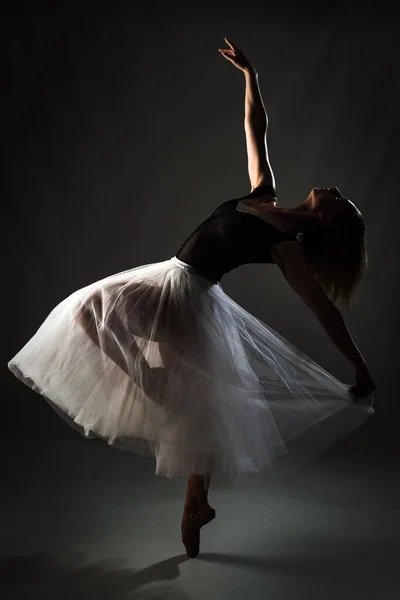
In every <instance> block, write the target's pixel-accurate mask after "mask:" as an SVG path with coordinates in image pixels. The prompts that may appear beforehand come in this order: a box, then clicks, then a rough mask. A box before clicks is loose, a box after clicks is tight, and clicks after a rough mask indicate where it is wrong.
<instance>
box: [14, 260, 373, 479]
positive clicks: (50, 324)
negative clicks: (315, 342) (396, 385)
mask: <svg viewBox="0 0 400 600" xmlns="http://www.w3.org/2000/svg"><path fill="white" fill-rule="evenodd" d="M8 367H9V369H10V370H11V372H12V373H13V374H14V375H16V376H17V377H18V378H19V379H21V380H22V381H23V382H24V383H25V384H26V385H28V386H30V387H31V388H32V389H33V390H34V391H36V392H38V393H39V394H41V395H42V396H43V397H44V398H45V399H46V400H47V401H48V402H49V404H50V405H51V406H52V407H53V408H54V409H55V410H56V411H57V412H58V414H59V415H60V416H62V417H64V418H65V419H66V420H67V422H69V423H70V424H71V425H72V426H73V427H75V428H76V429H78V430H79V431H80V432H81V433H82V434H83V435H85V436H86V437H100V438H102V439H104V440H106V441H107V442H108V443H109V444H113V445H114V446H115V447H117V448H120V449H125V450H129V451H131V452H135V453H138V454H142V455H145V456H151V457H154V458H155V460H156V469H155V472H156V474H157V475H163V476H166V477H175V476H179V475H185V476H187V475H189V474H190V473H200V474H201V473H210V474H212V475H214V476H217V477H218V476H221V477H222V478H223V479H224V480H226V479H229V480H232V479H235V478H236V477H238V476H240V475H245V474H251V473H262V472H268V473H270V474H272V476H273V478H275V475H276V474H277V473H278V471H279V470H278V469H276V467H277V466H278V465H280V464H285V459H286V458H287V457H289V462H290V461H291V459H294V461H291V462H293V464H294V463H296V462H297V463H299V458H300V463H302V462H303V457H306V460H309V459H310V458H312V457H313V456H315V455H316V454H318V453H319V452H320V451H321V450H323V449H324V448H326V447H327V446H328V445H330V444H332V443H334V442H335V441H337V440H338V439H339V438H341V437H343V436H345V435H348V434H349V433H351V431H353V430H355V429H356V428H358V427H360V426H361V425H362V423H363V422H364V421H365V420H366V419H367V418H368V417H369V416H370V415H371V414H372V413H373V412H374V409H373V407H372V397H369V399H368V402H364V403H363V404H359V403H354V401H353V398H352V397H351V396H350V395H349V391H348V386H347V385H345V384H343V383H341V382H340V381H338V380H337V379H336V378H335V377H333V376H332V375H330V374H329V373H328V372H327V371H325V370H324V369H323V368H321V367H320V366H319V365H318V364H316V363H315V362H314V361H313V360H311V359H310V358H309V357H308V356H306V355H305V354H304V353H303V352H301V351H300V350H298V349H297V348H296V347H294V346H293V345H292V344H290V343H289V342H288V341H287V340H286V339H284V338H283V337H282V336H280V335H278V334H277V333H276V332H275V331H274V330H273V329H271V328H270V327H268V326H267V325H265V324H264V323H262V322H261V321H260V320H258V319H257V318H255V317H254V316H252V315H251V314H249V313H248V312H247V311H246V310H244V309H243V308H242V307H241V306H239V305H238V304H237V303H236V302H234V301H233V300H232V299H231V298H230V297H229V296H228V295H227V294H225V292H224V291H223V289H222V287H221V285H220V284H219V283H216V282H212V281H210V280H209V279H206V278H205V277H204V276H202V274H201V273H199V272H198V271H196V270H195V269H193V268H192V267H191V266H189V265H187V264H186V263H184V262H182V261H181V260H179V259H178V258H176V257H172V258H171V259H169V260H165V261H162V262H157V263H152V264H147V265H142V266H139V267H136V268H132V269H129V270H127V271H124V272H122V273H118V274H115V275H111V276H110V277H107V278H105V279H102V280H101V281H97V282H95V283H92V284H91V285H88V286H86V287H84V288H82V289H79V290H77V291H76V292H74V293H73V294H71V295H70V296H69V297H68V298H66V299H65V300H63V301H62V302H61V303H60V304H58V305H57V306H56V307H55V308H54V309H53V310H52V311H51V313H50V314H49V315H48V317H47V318H46V320H45V321H44V322H43V324H42V325H41V326H40V327H39V329H38V331H37V332H36V333H35V335H34V336H33V337H32V338H31V339H30V340H29V341H28V342H27V343H26V345H25V346H24V347H23V348H22V349H21V350H20V351H19V352H18V353H17V354H16V356H14V358H12V360H10V362H9V363H8ZM292 444H294V445H293V446H292ZM282 460H283V463H282V462H281V461H282ZM288 464H289V463H288Z"/></svg>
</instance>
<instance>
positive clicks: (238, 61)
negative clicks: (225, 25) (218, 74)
mask: <svg viewBox="0 0 400 600" xmlns="http://www.w3.org/2000/svg"><path fill="white" fill-rule="evenodd" d="M224 40H225V42H226V43H227V44H228V46H229V48H218V51H219V52H220V53H221V54H222V56H223V57H224V58H226V60H229V61H230V62H231V63H232V64H233V65H235V67H236V68H237V69H239V70H240V71H245V70H246V69H248V68H249V67H251V66H252V65H251V63H250V61H249V60H248V59H247V58H246V56H245V55H244V54H243V52H242V51H241V50H239V48H238V47H237V46H235V44H233V43H232V42H230V41H229V40H228V38H224Z"/></svg>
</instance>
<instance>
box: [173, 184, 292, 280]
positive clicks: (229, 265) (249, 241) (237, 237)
mask: <svg viewBox="0 0 400 600" xmlns="http://www.w3.org/2000/svg"><path fill="white" fill-rule="evenodd" d="M266 194H268V195H273V196H276V192H275V190H274V188H273V187H272V186H270V185H262V186H259V187H257V188H256V189H255V190H253V192H251V193H250V194H248V195H247V196H242V197H241V198H235V199H234V200H228V201H227V202H223V203H222V204H220V205H219V206H218V207H217V208H216V209H215V210H214V212H213V213H212V214H211V215H210V216H209V217H208V218H207V219H206V220H205V221H203V222H202V223H200V225H199V226H198V227H197V228H196V229H195V230H194V231H193V232H192V233H191V234H190V236H189V237H188V238H187V239H186V241H185V242H184V243H183V244H182V246H181V247H180V249H179V250H178V252H177V253H176V257H177V258H179V259H180V260H182V261H183V262H185V263H187V264H189V265H191V266H192V267H194V268H195V269H197V270H198V271H200V272H201V273H203V274H204V276H205V277H207V278H209V279H212V280H214V281H219V280H220V279H221V278H222V276H223V275H225V274H226V273H228V272H229V271H232V269H236V268H237V267H239V266H240V265H245V264H249V263H271V262H274V261H273V259H272V257H271V254H270V248H271V246H272V245H273V244H276V243H277V242H280V241H284V240H295V239H296V238H295V237H294V236H292V235H289V234H287V233H284V232H282V231H279V230H278V229H276V228H275V227H273V226H272V225H270V224H269V223H266V222H265V221H262V220H261V219H259V218H258V217H256V216H254V215H250V214H247V213H243V212H240V211H238V210H236V206H237V204H238V202H239V201H240V200H243V199H244V198H251V197H253V196H263V195H266Z"/></svg>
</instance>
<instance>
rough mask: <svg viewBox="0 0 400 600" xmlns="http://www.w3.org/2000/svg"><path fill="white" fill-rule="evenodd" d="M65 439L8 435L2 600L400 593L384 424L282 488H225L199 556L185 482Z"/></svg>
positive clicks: (398, 533) (396, 503) (249, 599)
mask: <svg viewBox="0 0 400 600" xmlns="http://www.w3.org/2000/svg"><path fill="white" fill-rule="evenodd" d="M54 419H58V417H57V416H55V417H54ZM58 431H59V432H60V433H59V434H57V435H49V436H44V435H40V436H36V438H33V436H32V435H31V436H29V435H27V434H26V433H23V432H20V433H18V432H17V431H16V432H15V433H13V434H12V435H8V436H3V437H2V446H3V451H2V453H1V457H2V463H3V464H2V473H3V474H2V479H3V484H4V487H3V494H2V511H1V516H2V536H1V538H2V547H1V559H0V560H1V572H0V595H1V598H2V600H22V599H24V600H26V599H27V598H32V599H36V598H37V599H40V600H50V599H51V600H53V599H54V600H67V599H71V600H72V599H74V600H92V599H93V600H128V599H132V598H135V599H136V598H138V599H142V600H161V599H163V600H164V599H165V600H167V599H171V600H172V599H173V600H189V599H190V600H200V599H207V600H214V599H215V600H217V599H218V600H224V599H225V598H229V599H230V600H236V599H237V600H239V599H244V598H245V599H246V600H258V599H263V600H265V599H270V600H303V599H304V600H314V599H318V600H321V599H322V598H323V599H324V600H339V599H340V600H347V599H348V600H358V599H359V600H397V599H398V598H399V597H400V483H399V475H398V464H399V454H400V453H399V450H398V449H397V450H396V448H397V442H396V439H395V438H394V434H393V436H392V435H391V434H390V433H388V430H387V429H385V428H381V429H380V428H379V427H377V426H376V423H375V424H373V423H372V420H371V421H369V422H368V423H367V424H366V426H365V427H363V428H362V429H361V430H359V431H358V432H356V433H355V434H353V435H352V436H350V437H349V438H347V439H346V440H344V441H343V442H341V443H339V444H337V445H336V446H335V447H334V448H331V449H330V450H329V451H327V452H325V453H324V454H323V455H321V456H320V457H319V458H318V459H317V460H316V461H315V462H314V463H312V464H311V465H309V466H308V467H306V468H305V469H304V470H303V471H301V473H297V474H296V475H293V476H290V477H288V478H287V479H286V480H285V481H281V482H279V483H278V484H274V485H271V484H270V483H267V482H266V481H265V480H264V478H263V477H249V478H247V477H246V478H243V479H241V480H239V481H238V482H237V483H236V485H235V486H234V488H232V489H223V488H218V489H214V490H213V489H212V487H211V493H210V503H211V505H212V506H213V507H214V508H215V509H216V512H217V517H216V519H215V520H214V521H213V522H212V523H210V524H209V525H208V526H206V527H205V528H203V530H202V533H201V550H200V554H199V555H198V557H197V558H194V559H189V558H188V557H187V556H186V554H185V551H184V547H183V546H182V544H181V540H180V520H181V515H182V508H183V501H184V492H185V480H184V479H176V480H168V479H165V478H162V477H156V476H154V474H153V473H154V463H153V461H152V460H151V459H144V458H141V457H137V456H134V455H131V454H129V453H127V452H122V451H120V450H116V449H113V448H110V447H108V446H107V445H106V444H105V443H104V442H102V441H101V440H86V439H84V438H82V437H81V436H80V435H79V434H78V433H76V432H75V431H73V430H72V429H71V428H69V427H68V425H66V424H64V423H62V424H61V426H58Z"/></svg>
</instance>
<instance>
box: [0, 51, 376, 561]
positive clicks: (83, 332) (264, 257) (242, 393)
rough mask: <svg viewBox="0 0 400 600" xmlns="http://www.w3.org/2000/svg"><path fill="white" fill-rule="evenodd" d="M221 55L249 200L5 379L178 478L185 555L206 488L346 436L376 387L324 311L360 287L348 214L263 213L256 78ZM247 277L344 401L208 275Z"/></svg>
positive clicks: (34, 350)
mask: <svg viewBox="0 0 400 600" xmlns="http://www.w3.org/2000/svg"><path fill="white" fill-rule="evenodd" d="M226 42H227V44H228V46H229V47H228V48H225V49H221V50H220V52H221V54H222V55H223V57H224V58H226V59H227V60H229V61H230V62H232V63H233V64H234V65H235V66H236V67H237V68H238V69H240V70H241V71H243V73H244V75H245V82H246V95H245V132H246V142H247V153H248V168H249V176H250V181H251V193H250V194H249V195H247V196H245V197H242V198H237V199H234V200H228V201H226V202H223V203H222V204H220V205H219V206H218V207H217V208H216V209H215V211H214V212H213V213H212V215H210V216H209V217H208V218H207V219H206V220H205V221H203V222H202V223H201V224H200V225H199V227H198V228H197V229H196V230H195V231H194V232H193V233H192V234H191V235H190V236H189V237H188V239H187V240H186V241H185V243H184V244H183V245H182V246H181V248H180V249H179V251H178V252H177V253H176V255H175V256H173V257H172V258H171V259H169V260H165V261H162V262H158V263H152V264H147V265H142V266H139V267H135V268H132V269H129V270H127V271H124V272H122V273H118V274H115V275H111V276H109V277H107V278H105V279H103V280H101V281H97V282H94V283H92V284H91V285H88V286H86V287H85V288H83V289H80V290H77V291H76V292H74V293H73V294H71V296H69V297H68V298H66V299H65V300H63V301H62V302H61V303H60V304H59V305H58V306H56V307H55V308H54V309H53V310H52V312H51V313H50V314H49V315H48V317H47V318H46V320H45V321H44V323H43V324H42V325H41V326H40V328H39V329H38V331H37V332H36V334H35V335H34V336H33V337H32V338H31V339H30V340H29V341H28V342H27V344H26V345H25V346H24V347H23V348H22V350H20V352H18V354H17V355H16V356H15V357H14V358H13V359H12V360H11V361H10V362H9V364H8V366H9V368H10V370H11V371H12V372H13V373H14V374H15V375H16V376H17V377H19V378H20V379H21V380H22V381H23V382H24V383H26V384H27V385H29V386H30V387H31V388H32V389H34V390H35V391H37V392H38V393H40V394H42V395H43V397H44V398H45V399H46V400H47V401H48V402H49V404H50V405H51V406H52V407H53V408H54V409H55V410H56V411H57V412H58V413H59V414H60V415H61V416H62V417H63V418H65V419H66V420H67V421H68V422H69V423H70V424H71V425H72V426H74V427H76V428H78V429H79V430H80V431H81V432H83V433H84V435H85V436H87V437H96V436H97V437H100V438H102V439H104V440H106V441H108V443H109V444H114V445H115V446H117V447H119V448H121V449H126V450H130V451H132V452H137V453H141V454H144V455H146V454H147V455H149V456H153V457H155V458H156V474H157V475H164V476H166V477H174V476H178V475H185V476H189V480H188V486H187V493H186V502H185V507H184V513H183V518H182V526H181V528H182V541H183V543H184V545H185V547H186V552H187V554H188V555H189V556H196V555H197V554H198V552H199V543H200V534H199V532H200V528H201V527H202V526H203V525H205V524H206V523H208V522H210V521H211V520H212V519H213V518H214V517H215V511H214V509H212V508H211V507H210V505H209V503H208V489H209V485H210V479H211V476H213V477H215V476H216V477H218V476H223V477H228V478H230V479H233V478H235V477H237V476H239V475H242V474H246V473H261V472H264V471H266V470H268V469H271V467H272V465H274V463H275V462H276V461H277V460H278V459H279V458H281V457H284V456H285V455H287V453H288V448H287V444H288V443H289V442H291V441H292V440H295V439H297V438H298V437H299V436H301V435H302V434H303V433H304V432H305V431H308V430H310V429H312V428H313V427H314V426H318V429H319V430H323V427H322V425H323V423H325V422H327V419H328V418H329V417H332V416H334V415H335V414H338V413H340V415H342V414H346V413H345V412H344V409H347V408H348V407H349V406H350V405H352V406H353V422H352V424H351V426H350V427H351V428H352V429H354V428H355V427H358V426H360V425H361V424H362V423H363V422H364V421H365V419H366V418H368V416H369V415H370V414H372V413H373V412H374V411H373V408H372V407H371V405H361V404H359V403H358V402H357V403H354V402H353V400H354V399H359V398H365V397H366V396H367V395H368V394H369V393H370V392H371V391H372V390H374V389H375V387H376V386H375V384H374V382H373V381H372V379H371V376H370V373H369V371H368V368H367V366H366V364H365V361H364V359H363V357H362V355H361V353H360V352H359V350H358V349H357V347H356V345H355V344H354V342H353V340H352V339H351V337H350V335H349V333H348V331H347V329H346V326H345V324H344V321H343V318H342V317H341V315H340V312H339V310H338V309H337V308H336V306H335V304H334V303H335V302H336V303H340V302H345V303H346V302H348V301H349V300H350V299H351V298H352V297H353V296H354V294H355V292H356V289H357V287H358V284H359V283H360V281H361V278H362V272H363V268H364V266H365V263H366V253H365V247H364V235H365V232H364V223H363V219H362V216H361V213H360V212H359V211H358V210H357V209H356V207H355V206H354V204H352V203H351V202H350V201H349V200H347V199H345V198H344V197H343V196H342V195H341V193H340V192H339V190H338V189H337V188H336V187H334V188H314V189H313V190H312V191H311V193H310V195H309V196H308V198H307V199H306V200H305V201H304V202H302V203H301V204H300V205H298V206H295V207H293V208H292V209H281V208H279V207H278V202H277V197H276V193H275V179H274V175H273V172H272V169H271V166H270V163H269V158H268V152H267V144H266V131H267V115H266V112H265V109H264V105H263V102H262V99H261V95H260V90H259V87H258V75H257V73H256V71H255V69H254V68H253V66H252V65H251V64H250V62H249V61H248V60H247V58H246V57H245V56H244V55H243V53H242V52H241V51H240V50H239V49H238V48H236V47H235V46H234V45H233V44H232V43H231V42H229V41H228V40H226ZM248 263H272V264H276V265H277V266H278V267H279V268H280V269H281V271H282V272H283V275H284V276H285V278H286V280H287V281H288V283H289V285H290V286H291V287H292V288H293V289H294V290H295V291H296V292H297V293H298V294H299V295H300V297H301V298H302V299H303V300H304V302H305V303H306V304H307V305H308V306H309V307H310V308H311V310H312V311H313V312H314V313H315V315H316V316H317V318H318V319H319V321H320V322H321V325H322V327H323V328H324V329H325V331H326V332H327V334H328V336H329V337H330V339H331V340H332V342H333V343H334V344H335V345H336V346H337V347H338V349H339V350H340V351H341V352H342V353H343V355H344V356H345V357H346V358H347V359H348V360H349V361H350V362H351V363H352V364H353V365H354V367H355V372H356V382H355V385H354V386H352V387H351V388H348V387H347V386H346V385H344V384H343V383H341V382H340V381H338V380H337V379H336V378H335V377H333V376H332V375H330V374H329V373H327V372H326V371H325V370H324V369H322V368H321V367H320V366H319V365H317V364H316V363H315V362H314V361H312V360H311V359H310V358H309V357H307V356H306V355H305V354H304V353H302V352H301V350H299V349H297V348H295V347H294V346H293V345H291V344H290V343H289V342H288V341H287V340H286V339H284V338H283V337H282V336H280V335H278V334H277V333H276V332H275V331H273V330H272V329H271V328H269V327H268V326H267V325H265V324H264V323H262V322H261V321H259V320H258V319H256V318H255V317H254V316H252V315H250V314H249V313H248V312H246V311H245V310H244V309H243V308H242V307H240V306H239V305H238V304H237V303H235V302H234V301H233V300H232V299H231V298H230V297H229V296H228V295H226V294H225V293H224V292H223V290H222V287H221V285H220V280H221V278H222V277H223V275H224V274H225V273H227V272H228V271H230V270H232V269H234V268H237V267H238V266H240V265H242V264H248ZM342 411H343V412H342ZM354 411H355V412H354ZM354 415H355V420H354ZM341 420H342V422H344V421H345V418H344V417H343V418H342V419H341ZM332 441H334V439H333V440H332ZM316 452H318V448H317V447H315V453H316Z"/></svg>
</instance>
